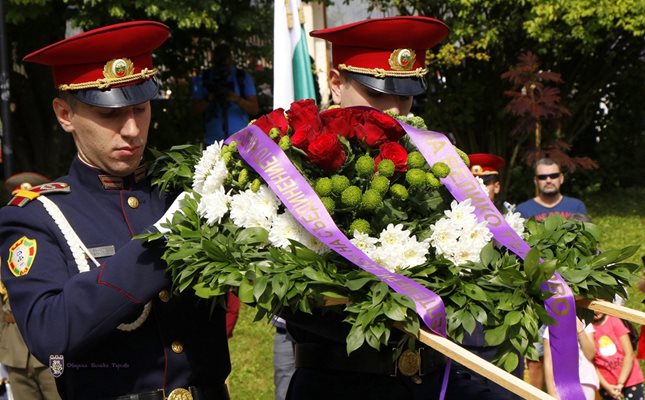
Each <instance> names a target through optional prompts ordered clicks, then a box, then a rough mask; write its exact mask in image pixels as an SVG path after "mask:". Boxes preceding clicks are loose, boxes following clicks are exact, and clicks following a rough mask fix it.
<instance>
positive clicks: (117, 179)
mask: <svg viewBox="0 0 645 400" xmlns="http://www.w3.org/2000/svg"><path fill="white" fill-rule="evenodd" d="M145 178H146V165H145V164H141V165H140V166H139V167H137V169H136V170H135V171H134V173H133V174H132V175H130V176H127V177H122V176H113V175H107V174H99V180H100V181H101V184H102V185H103V189H105V190H123V189H125V187H126V182H127V181H129V180H130V179H132V180H134V182H135V183H139V182H141V181H143V180H144V179H145Z"/></svg>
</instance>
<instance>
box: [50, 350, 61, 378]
mask: <svg viewBox="0 0 645 400" xmlns="http://www.w3.org/2000/svg"><path fill="white" fill-rule="evenodd" d="M63 360H64V358H63V356H62V355H58V354H52V355H50V356H49V370H50V371H51V373H52V375H54V378H58V377H60V376H61V375H63V371H64V370H65V362H64V361H63Z"/></svg>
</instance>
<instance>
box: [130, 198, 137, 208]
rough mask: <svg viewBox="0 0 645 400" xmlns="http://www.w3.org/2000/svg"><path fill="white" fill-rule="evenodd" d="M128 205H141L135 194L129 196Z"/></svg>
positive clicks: (133, 206) (135, 206)
mask: <svg viewBox="0 0 645 400" xmlns="http://www.w3.org/2000/svg"><path fill="white" fill-rule="evenodd" d="M128 205H129V206H130V208H137V207H139V200H138V199H137V198H136V197H134V196H131V197H128Z"/></svg>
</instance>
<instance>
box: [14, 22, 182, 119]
mask: <svg viewBox="0 0 645 400" xmlns="http://www.w3.org/2000/svg"><path fill="white" fill-rule="evenodd" d="M169 32H170V30H169V29H168V27H167V26H166V25H164V24H162V23H160V22H155V21H132V22H124V23H120V24H115V25H109V26H105V27H102V28H98V29H94V30H91V31H87V32H83V33H81V34H78V35H75V36H72V37H69V38H67V39H65V40H61V41H60V42H56V43H54V44H51V45H49V46H46V47H43V48H42V49H40V50H37V51H34V52H33V53H31V54H29V55H27V56H26V57H25V58H24V61H28V62H33V63H37V64H44V65H49V66H50V67H51V68H52V72H53V75H54V84H55V85H56V88H57V89H58V90H60V91H69V92H70V93H72V94H73V95H74V96H75V97H76V98H77V99H78V100H80V101H82V102H83V103H87V104H90V105H93V106H97V107H109V108H118V107H126V106H131V105H135V104H140V103H143V102H146V101H148V100H150V99H152V98H154V97H155V96H156V95H157V94H158V92H159V83H158V81H157V79H155V78H154V76H155V75H156V74H157V72H158V71H157V69H156V68H155V67H154V65H153V63H152V51H153V50H154V49H156V48H157V47H159V46H160V45H161V44H162V43H163V42H164V41H165V40H166V39H167V38H168V35H169Z"/></svg>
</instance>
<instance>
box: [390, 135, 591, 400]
mask: <svg viewBox="0 0 645 400" xmlns="http://www.w3.org/2000/svg"><path fill="white" fill-rule="evenodd" d="M401 126H402V127H403V129H404V130H405V131H406V133H407V134H408V137H409V138H410V140H411V141H412V143H414V145H415V146H416V147H417V149H418V150H419V151H420V152H421V154H423V156H424V158H425V159H426V160H427V161H428V162H431V163H432V164H434V163H437V162H444V163H446V164H447V165H448V166H449V167H450V174H449V175H448V176H447V177H445V178H443V179H441V182H442V183H443V184H444V186H446V188H447V189H448V191H449V192H450V193H451V194H452V196H453V197H454V198H455V200H457V201H458V202H462V201H463V200H466V199H468V198H469V199H471V204H472V205H473V206H474V207H475V215H476V216H477V219H478V220H479V221H480V222H481V221H486V222H488V225H487V226H488V229H490V231H491V232H492V234H493V237H494V238H495V239H496V240H497V241H498V242H500V243H501V244H502V245H504V246H505V247H506V248H508V249H509V250H511V251H512V252H513V253H515V254H517V255H518V256H519V257H520V258H522V259H524V258H525V257H526V254H527V253H528V252H529V250H530V249H531V248H530V247H529V245H528V244H527V243H526V242H525V241H524V240H523V239H522V238H521V237H520V236H519V235H518V234H517V232H515V230H514V229H513V228H511V227H510V226H509V225H508V223H507V222H506V220H505V219H504V217H503V216H502V214H501V213H500V212H499V211H498V210H497V207H495V205H494V204H493V202H492V201H490V199H489V198H488V195H487V194H486V193H484V191H483V190H482V189H481V186H480V184H479V182H478V181H477V180H476V179H475V177H474V176H473V174H472V173H471V172H470V170H469V169H468V167H467V166H466V164H464V162H463V160H462V159H461V157H459V154H457V152H456V151H455V149H454V147H453V145H452V143H450V141H449V140H448V138H446V136H444V135H443V134H441V133H438V132H432V131H422V130H419V129H417V128H414V127H412V126H409V125H406V124H404V123H401ZM541 288H542V290H543V291H549V292H551V293H553V296H551V297H550V298H548V299H547V300H546V301H545V302H544V304H545V308H546V310H547V313H548V314H549V315H550V316H551V317H553V318H554V319H555V320H556V324H555V325H551V326H549V342H550V345H551V354H552V358H553V360H552V361H553V375H554V380H555V384H556V387H557V390H558V394H559V395H560V399H562V400H577V399H584V398H585V397H584V393H583V392H582V386H580V378H579V374H578V339H577V335H576V333H577V326H576V313H575V310H576V308H575V303H574V300H573V293H572V292H571V288H569V286H568V285H567V283H566V282H565V281H564V279H562V276H560V274H558V273H557V272H556V273H555V274H553V276H552V277H551V278H550V279H549V280H548V281H546V282H544V283H543V284H542V286H541Z"/></svg>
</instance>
